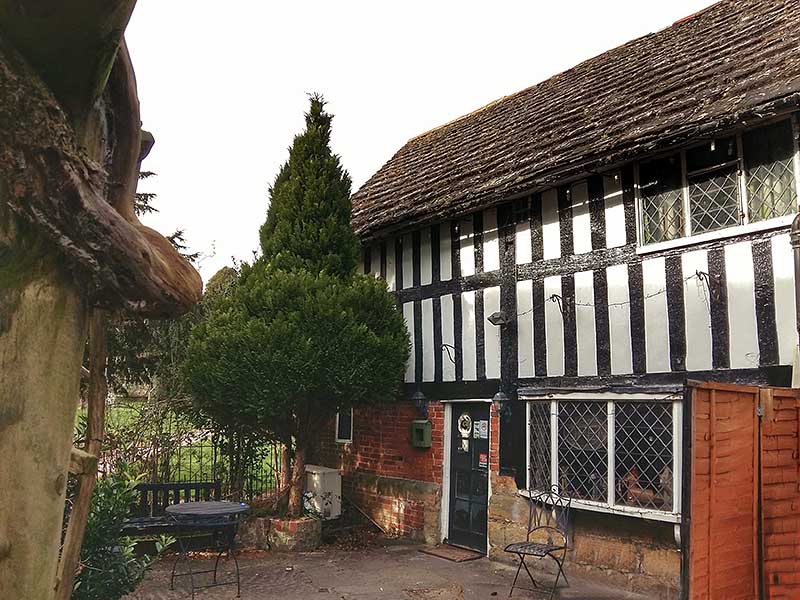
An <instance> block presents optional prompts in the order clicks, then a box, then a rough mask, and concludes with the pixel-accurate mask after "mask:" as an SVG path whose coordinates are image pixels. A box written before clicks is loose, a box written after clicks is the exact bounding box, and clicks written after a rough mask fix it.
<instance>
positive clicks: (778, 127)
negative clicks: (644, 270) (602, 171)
mask: <svg viewBox="0 0 800 600" xmlns="http://www.w3.org/2000/svg"><path fill="white" fill-rule="evenodd" d="M794 155H795V143H794V141H793V136H792V123H791V120H790V119H785V120H783V121H778V122H775V123H771V124H769V125H766V126H763V127H759V128H757V129H752V130H749V131H745V132H743V133H740V134H737V135H732V136H729V137H723V138H717V139H712V140H708V141H705V142H703V143H702V144H698V145H697V146H694V147H691V148H688V149H687V150H685V151H681V152H676V153H675V154H672V155H670V156H665V157H660V158H656V159H653V160H649V161H645V162H641V163H639V165H638V189H639V201H640V207H639V208H640V210H639V213H640V215H639V218H640V239H641V243H642V244H645V245H646V244H654V243H658V242H664V241H668V240H674V239H678V238H682V237H689V236H694V235H699V234H702V233H706V232H710V231H717V230H720V229H724V228H727V227H732V226H736V225H744V224H747V223H755V222H759V221H766V220H769V219H774V218H777V217H783V216H787V215H791V214H793V213H794V212H796V210H797V185H798V183H797V181H796V180H795V167H794Z"/></svg>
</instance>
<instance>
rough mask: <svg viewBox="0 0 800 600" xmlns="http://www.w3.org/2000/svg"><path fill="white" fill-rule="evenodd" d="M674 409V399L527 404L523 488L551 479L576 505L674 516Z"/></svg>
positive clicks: (676, 421)
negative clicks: (525, 479)
mask: <svg viewBox="0 0 800 600" xmlns="http://www.w3.org/2000/svg"><path fill="white" fill-rule="evenodd" d="M679 415H680V403H679V401H677V400H657V399H653V400H638V399H637V400H627V399H620V400H613V401H608V400H595V399H588V400H580V399H577V400H575V399H569V400H546V401H532V402H529V403H528V425H529V438H528V439H529V463H528V464H529V480H528V482H529V484H528V487H529V488H530V490H532V491H542V490H547V489H550V488H551V486H553V485H557V486H558V487H559V489H560V490H561V493H562V494H564V495H566V496H569V497H571V498H572V499H573V504H574V505H576V506H578V507H584V508H590V509H597V510H608V511H610V512H620V513H625V514H639V515H643V516H651V517H653V518H659V517H658V514H664V515H667V518H668V517H669V515H675V514H677V513H679V503H678V497H677V496H678V495H677V494H676V493H675V489H677V487H678V485H677V484H676V482H677V481H678V478H677V476H678V475H679V469H680V462H679V457H677V456H676V451H675V448H676V444H675V440H676V437H677V436H678V434H679V425H680V423H679V421H680V418H679ZM678 439H679V437H678ZM553 457H555V460H554V459H553ZM662 518H663V517H662Z"/></svg>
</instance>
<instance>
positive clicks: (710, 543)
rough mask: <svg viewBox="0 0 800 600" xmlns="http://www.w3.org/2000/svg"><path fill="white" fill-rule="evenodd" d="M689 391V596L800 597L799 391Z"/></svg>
mask: <svg viewBox="0 0 800 600" xmlns="http://www.w3.org/2000/svg"><path fill="white" fill-rule="evenodd" d="M690 387H691V404H692V406H691V410H692V445H691V479H690V493H691V507H690V513H689V518H690V535H689V545H690V549H689V577H688V583H689V594H688V597H689V598H691V599H692V600H702V599H707V600H738V599H742V600H750V599H756V598H764V599H765V600H779V599H780V600H798V599H800V487H798V485H799V484H800V458H798V457H799V456H800V435H798V434H799V433H800V416H798V412H800V400H799V399H800V390H790V389H781V388H758V387H750V386H739V385H729V384H720V383H697V382H691V383H690Z"/></svg>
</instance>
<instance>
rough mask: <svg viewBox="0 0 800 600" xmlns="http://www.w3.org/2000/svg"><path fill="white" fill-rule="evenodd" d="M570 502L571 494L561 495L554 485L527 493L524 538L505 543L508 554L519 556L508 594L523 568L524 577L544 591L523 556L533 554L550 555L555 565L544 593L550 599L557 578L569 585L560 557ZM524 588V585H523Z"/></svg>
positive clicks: (564, 551) (562, 556)
mask: <svg viewBox="0 0 800 600" xmlns="http://www.w3.org/2000/svg"><path fill="white" fill-rule="evenodd" d="M571 504H572V499H571V498H565V497H563V496H562V495H561V493H560V491H559V488H558V486H557V485H554V486H553V487H552V489H551V490H550V491H549V492H532V493H531V497H530V512H529V515H528V534H527V537H526V540H525V541H524V542H516V543H513V544H509V545H508V546H506V547H505V551H506V552H508V553H509V554H516V555H517V556H518V557H519V561H520V562H519V567H517V573H516V575H514V582H513V583H512V584H511V590H510V591H509V592H508V596H509V598H510V597H511V595H512V594H513V593H514V588H515V587H516V585H517V579H518V578H519V573H520V571H521V570H522V569H523V568H524V569H525V572H526V573H527V574H528V577H529V578H530V580H531V583H533V587H534V588H536V589H535V590H528V591H545V590H544V589H543V588H540V587H539V584H537V583H536V580H535V579H534V578H533V575H532V574H531V572H530V570H529V569H528V565H526V564H525V559H526V558H528V557H534V558H537V559H540V560H541V559H543V558H545V557H548V556H549V557H550V558H552V559H553V560H554V561H555V563H556V565H558V573H556V579H555V581H554V582H553V587H552V588H551V589H550V593H549V595H548V596H547V597H548V599H551V598H552V597H553V595H554V594H555V592H556V588H557V587H558V580H559V579H560V578H561V577H563V578H564V581H565V582H566V583H567V585H568V586H569V580H568V579H567V575H566V573H564V559H565V558H566V557H567V541H568V523H569V509H570V505H571ZM524 589H527V588H524Z"/></svg>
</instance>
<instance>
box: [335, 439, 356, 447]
mask: <svg viewBox="0 0 800 600" xmlns="http://www.w3.org/2000/svg"><path fill="white" fill-rule="evenodd" d="M336 443H337V444H341V445H342V446H346V445H347V444H352V443H353V440H338V439H337V440H336Z"/></svg>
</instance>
